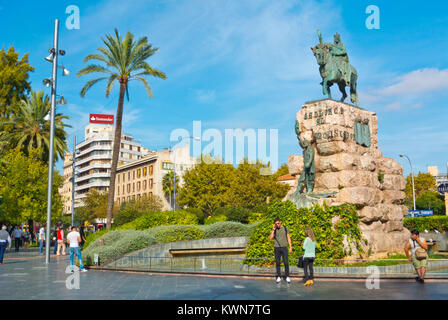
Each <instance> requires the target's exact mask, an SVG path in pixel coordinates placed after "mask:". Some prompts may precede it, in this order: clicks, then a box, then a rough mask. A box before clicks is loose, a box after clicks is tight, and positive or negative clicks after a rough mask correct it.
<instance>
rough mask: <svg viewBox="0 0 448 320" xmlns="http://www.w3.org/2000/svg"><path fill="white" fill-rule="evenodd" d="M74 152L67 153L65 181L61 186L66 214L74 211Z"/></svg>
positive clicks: (65, 158) (60, 190)
mask: <svg viewBox="0 0 448 320" xmlns="http://www.w3.org/2000/svg"><path fill="white" fill-rule="evenodd" d="M72 163H73V161H72V154H71V153H67V154H65V156H64V169H63V170H64V176H63V179H64V180H63V183H62V186H61V188H59V194H60V195H61V196H62V202H63V205H64V208H63V209H62V212H63V213H64V214H70V213H71V212H72V180H71V179H72V176H73V167H72Z"/></svg>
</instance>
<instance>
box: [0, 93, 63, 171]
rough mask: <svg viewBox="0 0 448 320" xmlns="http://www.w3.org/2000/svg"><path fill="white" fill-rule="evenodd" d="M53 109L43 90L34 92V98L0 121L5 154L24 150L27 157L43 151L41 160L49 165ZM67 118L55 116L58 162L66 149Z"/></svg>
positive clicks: (56, 155)
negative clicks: (51, 113) (51, 112)
mask: <svg viewBox="0 0 448 320" xmlns="http://www.w3.org/2000/svg"><path fill="white" fill-rule="evenodd" d="M50 110H51V103H50V98H49V97H48V96H47V95H44V92H43V91H39V92H35V91H32V92H31V96H30V97H29V98H26V99H25V100H21V101H20V103H19V104H18V105H16V106H14V107H13V111H14V112H13V114H12V115H11V116H9V117H8V118H2V119H0V142H2V146H3V147H2V151H5V150H8V149H11V148H15V147H17V146H18V147H23V151H24V152H25V154H29V153H30V151H31V150H34V149H36V148H39V150H40V151H41V152H42V153H41V154H40V156H39V157H40V159H41V160H42V161H45V162H47V163H48V155H49V152H50V119H49V118H48V115H49V113H50ZM68 118H69V117H68V116H64V115H63V114H62V113H56V114H55V132H54V144H55V149H54V153H55V155H54V156H55V160H56V161H57V160H58V155H59V156H60V157H61V158H63V157H64V153H65V152H66V151H68V148H67V132H65V128H66V127H71V126H70V125H68V124H65V123H64V120H65V119H68Z"/></svg>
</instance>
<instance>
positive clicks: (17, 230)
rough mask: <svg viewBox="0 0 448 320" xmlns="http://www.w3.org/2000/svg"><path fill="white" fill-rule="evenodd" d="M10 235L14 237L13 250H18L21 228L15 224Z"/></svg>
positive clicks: (20, 241) (20, 240)
mask: <svg viewBox="0 0 448 320" xmlns="http://www.w3.org/2000/svg"><path fill="white" fill-rule="evenodd" d="M12 236H13V238H14V247H15V252H19V248H20V246H21V245H22V236H23V235H22V230H20V227H19V226H16V227H15V229H14V231H13V232H12Z"/></svg>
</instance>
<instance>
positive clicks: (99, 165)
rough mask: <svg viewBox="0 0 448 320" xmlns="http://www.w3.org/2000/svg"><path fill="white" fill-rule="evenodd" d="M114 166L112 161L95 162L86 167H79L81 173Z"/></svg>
mask: <svg viewBox="0 0 448 320" xmlns="http://www.w3.org/2000/svg"><path fill="white" fill-rule="evenodd" d="M111 167H112V162H111V163H94V164H91V165H90V166H87V167H84V168H79V169H78V171H79V173H83V172H86V171H89V170H92V169H110V168H111Z"/></svg>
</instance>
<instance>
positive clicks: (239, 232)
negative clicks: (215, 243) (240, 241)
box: [202, 221, 253, 238]
mask: <svg viewBox="0 0 448 320" xmlns="http://www.w3.org/2000/svg"><path fill="white" fill-rule="evenodd" d="M202 229H203V230H204V238H226V237H249V236H250V235H251V234H252V232H253V228H252V226H250V225H246V224H242V223H238V222H233V221H225V222H217V223H214V224H210V225H206V226H202Z"/></svg>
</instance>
